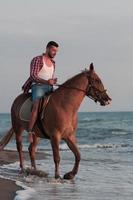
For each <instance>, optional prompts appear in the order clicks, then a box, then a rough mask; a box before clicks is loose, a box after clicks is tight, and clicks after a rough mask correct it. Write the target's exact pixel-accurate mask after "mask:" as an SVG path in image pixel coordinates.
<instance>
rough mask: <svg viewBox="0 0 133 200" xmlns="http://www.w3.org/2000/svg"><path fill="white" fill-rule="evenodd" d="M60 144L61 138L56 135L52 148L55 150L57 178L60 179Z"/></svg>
mask: <svg viewBox="0 0 133 200" xmlns="http://www.w3.org/2000/svg"><path fill="white" fill-rule="evenodd" d="M59 143H60V137H59V136H58V134H54V136H52V137H51V146H52V150H53V158H54V163H55V178H56V179H57V178H60V173H59V163H60V154H59Z"/></svg>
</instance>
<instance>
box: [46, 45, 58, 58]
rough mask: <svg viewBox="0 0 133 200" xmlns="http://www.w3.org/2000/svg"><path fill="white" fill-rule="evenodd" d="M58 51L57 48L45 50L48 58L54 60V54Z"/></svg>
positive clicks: (52, 47)
mask: <svg viewBox="0 0 133 200" xmlns="http://www.w3.org/2000/svg"><path fill="white" fill-rule="evenodd" d="M57 51H58V47H55V46H51V47H48V48H47V53H48V55H49V57H50V58H54V57H55V56H56V53H57Z"/></svg>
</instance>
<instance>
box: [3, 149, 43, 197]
mask: <svg viewBox="0 0 133 200" xmlns="http://www.w3.org/2000/svg"><path fill="white" fill-rule="evenodd" d="M24 158H25V160H29V154H28V152H24ZM36 158H37V159H38V160H39V159H45V158H46V154H45V153H40V152H38V153H36ZM18 160H19V157H18V152H17V151H13V150H3V151H0V165H3V164H10V163H13V162H16V161H18ZM18 190H23V188H21V187H20V186H17V185H16V184H15V182H14V181H11V180H6V179H3V178H0V199H1V200H13V199H14V197H15V196H16V191H18Z"/></svg>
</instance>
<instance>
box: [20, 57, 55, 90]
mask: <svg viewBox="0 0 133 200" xmlns="http://www.w3.org/2000/svg"><path fill="white" fill-rule="evenodd" d="M43 55H44V53H43V54H42V55H39V56H36V57H34V58H33V59H32V60H31V64H30V77H29V78H28V79H27V80H26V82H25V83H24V84H23V86H22V90H23V91H24V93H28V91H29V90H30V88H31V85H32V82H36V83H40V82H41V81H42V79H41V78H39V77H38V73H39V71H40V70H41V68H42V67H43ZM51 61H52V63H53V64H54V70H55V61H54V60H52V59H51Z"/></svg>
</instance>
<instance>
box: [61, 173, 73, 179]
mask: <svg viewBox="0 0 133 200" xmlns="http://www.w3.org/2000/svg"><path fill="white" fill-rule="evenodd" d="M74 177H75V175H74V174H73V173H72V172H68V173H66V174H65V175H64V177H63V178H64V179H67V180H71V179H73V178H74Z"/></svg>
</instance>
